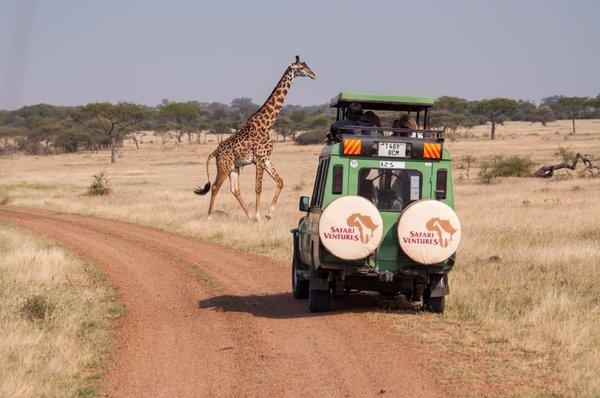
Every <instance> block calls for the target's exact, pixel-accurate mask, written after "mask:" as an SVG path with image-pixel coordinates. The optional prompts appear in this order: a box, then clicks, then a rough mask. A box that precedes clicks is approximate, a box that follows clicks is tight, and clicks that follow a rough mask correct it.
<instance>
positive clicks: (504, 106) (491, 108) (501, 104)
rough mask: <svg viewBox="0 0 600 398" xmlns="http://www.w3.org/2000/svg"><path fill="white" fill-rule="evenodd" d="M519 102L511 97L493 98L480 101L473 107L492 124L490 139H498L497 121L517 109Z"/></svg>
mask: <svg viewBox="0 0 600 398" xmlns="http://www.w3.org/2000/svg"><path fill="white" fill-rule="evenodd" d="M518 106H519V104H518V103H517V101H515V100H513V99H510V98H492V99H486V100H482V101H479V102H477V103H476V104H475V106H474V107H473V111H474V112H475V113H479V114H481V115H483V116H485V117H486V119H487V120H488V122H490V123H491V125H492V130H491V132H490V139H492V140H494V139H496V123H498V122H499V121H500V119H499V118H500V117H501V116H503V115H506V114H507V113H510V112H512V111H513V110H515V109H517V108H518Z"/></svg>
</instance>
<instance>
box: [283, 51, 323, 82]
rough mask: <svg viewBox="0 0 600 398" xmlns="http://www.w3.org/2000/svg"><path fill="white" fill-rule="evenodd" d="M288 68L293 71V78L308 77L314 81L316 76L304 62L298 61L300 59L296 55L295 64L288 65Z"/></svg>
mask: <svg viewBox="0 0 600 398" xmlns="http://www.w3.org/2000/svg"><path fill="white" fill-rule="evenodd" d="M290 68H291V69H292V70H293V71H294V77H298V76H308V77H310V78H311V79H316V78H317V75H315V72H313V71H312V69H310V67H309V66H308V65H306V62H302V61H300V57H299V56H298V55H296V62H293V63H291V64H290Z"/></svg>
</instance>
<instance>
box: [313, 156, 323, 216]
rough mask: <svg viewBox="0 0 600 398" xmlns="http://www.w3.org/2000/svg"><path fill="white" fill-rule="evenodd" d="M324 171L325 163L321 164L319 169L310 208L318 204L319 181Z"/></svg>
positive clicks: (321, 162)
mask: <svg viewBox="0 0 600 398" xmlns="http://www.w3.org/2000/svg"><path fill="white" fill-rule="evenodd" d="M322 169H323V161H320V162H319V167H317V175H316V176H315V185H314V186H313V192H312V196H311V198H310V207H313V206H314V205H315V203H317V195H318V192H319V179H320V177H321V170H322Z"/></svg>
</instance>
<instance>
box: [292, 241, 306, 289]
mask: <svg viewBox="0 0 600 398" xmlns="http://www.w3.org/2000/svg"><path fill="white" fill-rule="evenodd" d="M297 268H298V256H297V253H296V251H295V250H294V257H293V258H292V294H293V295H294V298H295V299H297V300H305V299H307V298H308V281H303V280H300V279H298V273H297Z"/></svg>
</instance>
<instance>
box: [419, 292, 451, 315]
mask: <svg viewBox="0 0 600 398" xmlns="http://www.w3.org/2000/svg"><path fill="white" fill-rule="evenodd" d="M445 306H446V296H441V297H429V292H427V291H426V292H425V294H423V307H424V309H425V311H429V312H435V313H436V314H442V313H443V312H444V307H445Z"/></svg>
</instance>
